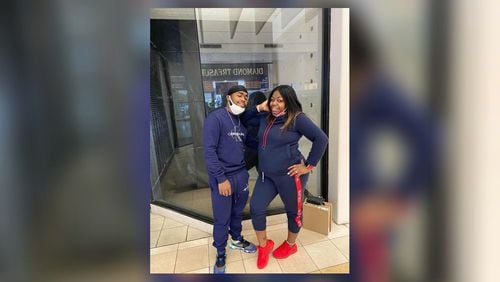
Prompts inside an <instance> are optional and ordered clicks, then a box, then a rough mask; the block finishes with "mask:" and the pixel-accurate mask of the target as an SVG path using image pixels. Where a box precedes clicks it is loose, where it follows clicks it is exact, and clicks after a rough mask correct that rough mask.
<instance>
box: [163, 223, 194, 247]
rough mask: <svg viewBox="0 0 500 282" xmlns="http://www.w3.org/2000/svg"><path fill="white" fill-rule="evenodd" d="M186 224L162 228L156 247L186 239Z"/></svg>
mask: <svg viewBox="0 0 500 282" xmlns="http://www.w3.org/2000/svg"><path fill="white" fill-rule="evenodd" d="M186 235H187V226H181V227H174V228H168V229H163V230H162V231H161V233H160V238H159V239H158V243H157V244H156V246H157V247H161V246H164V245H170V244H175V243H179V242H184V241H186Z"/></svg>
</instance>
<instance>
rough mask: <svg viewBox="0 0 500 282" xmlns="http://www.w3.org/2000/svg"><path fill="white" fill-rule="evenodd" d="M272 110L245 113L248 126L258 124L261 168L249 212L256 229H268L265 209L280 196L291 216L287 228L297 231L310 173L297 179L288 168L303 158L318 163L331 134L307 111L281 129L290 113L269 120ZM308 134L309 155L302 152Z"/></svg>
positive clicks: (252, 110) (254, 109) (243, 116)
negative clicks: (324, 130)
mask: <svg viewBox="0 0 500 282" xmlns="http://www.w3.org/2000/svg"><path fill="white" fill-rule="evenodd" d="M268 116H269V113H261V114H258V113H257V110H256V108H255V107H253V108H251V109H248V110H247V111H246V112H245V113H243V115H242V120H243V121H244V123H245V124H248V125H254V126H255V125H259V134H258V137H259V145H258V150H259V169H260V175H259V178H258V179H257V182H256V183H255V189H254V191H253V194H252V199H251V200H250V213H251V215H252V224H253V227H254V229H255V230H257V231H262V230H265V229H266V210H267V207H268V206H269V203H270V202H271V201H272V200H273V199H274V197H276V195H278V194H279V195H280V198H281V200H282V201H283V203H284V205H285V210H286V213H287V217H288V229H289V230H290V231H291V232H293V233H297V232H299V230H300V227H301V225H302V224H301V222H302V202H303V199H304V188H305V185H306V183H307V179H308V177H309V174H304V175H302V176H301V177H300V179H299V178H297V179H295V177H293V176H289V175H287V173H288V167H290V166H291V165H294V164H299V163H300V161H301V160H305V162H307V163H309V164H310V165H313V166H316V165H317V163H318V162H319V160H320V159H321V157H322V156H323V154H324V152H325V149H326V146H327V145H328V137H327V136H326V134H325V133H324V132H323V131H322V130H321V129H320V128H319V127H317V126H316V125H315V124H314V123H313V122H312V121H311V120H310V119H309V118H308V117H307V116H306V115H305V114H303V113H300V114H299V115H298V116H297V117H296V118H295V121H294V122H293V124H292V125H291V126H290V127H289V128H288V129H282V127H283V125H284V123H285V121H286V119H287V115H284V116H281V117H278V118H275V117H272V118H271V121H268V119H267V118H268ZM302 136H305V137H306V138H307V139H309V140H310V141H312V143H313V144H312V148H311V151H310V152H309V155H308V157H307V159H306V158H304V156H303V155H302V154H301V153H300V151H299V144H298V141H299V139H300V138H301V137H302Z"/></svg>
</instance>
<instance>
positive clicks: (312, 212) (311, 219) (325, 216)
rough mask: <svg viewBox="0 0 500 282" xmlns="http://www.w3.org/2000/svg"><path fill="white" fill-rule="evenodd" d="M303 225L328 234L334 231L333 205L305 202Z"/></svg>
mask: <svg viewBox="0 0 500 282" xmlns="http://www.w3.org/2000/svg"><path fill="white" fill-rule="evenodd" d="M302 212H303V217H302V227H304V228H305V229H308V230H311V231H315V232H318V233H321V234H325V235H328V233H329V232H331V231H332V220H333V205H332V203H329V202H325V204H324V205H314V204H310V203H307V202H304V205H303V211H302Z"/></svg>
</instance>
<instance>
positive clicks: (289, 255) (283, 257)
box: [273, 251, 297, 259]
mask: <svg viewBox="0 0 500 282" xmlns="http://www.w3.org/2000/svg"><path fill="white" fill-rule="evenodd" d="M296 252H297V251H295V252H293V253H291V254H288V255H287V256H286V257H277V256H275V255H274V253H273V257H274V258H275V259H286V258H287V257H289V256H291V255H293V254H295V253H296Z"/></svg>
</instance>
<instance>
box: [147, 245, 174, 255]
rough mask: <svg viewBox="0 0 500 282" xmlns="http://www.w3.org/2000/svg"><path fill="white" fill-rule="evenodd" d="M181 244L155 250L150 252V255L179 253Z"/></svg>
mask: <svg viewBox="0 0 500 282" xmlns="http://www.w3.org/2000/svg"><path fill="white" fill-rule="evenodd" d="M178 247H179V244H173V245H166V246H163V247H158V248H153V249H150V250H149V254H150V255H158V254H162V253H167V252H172V251H177V249H178Z"/></svg>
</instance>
